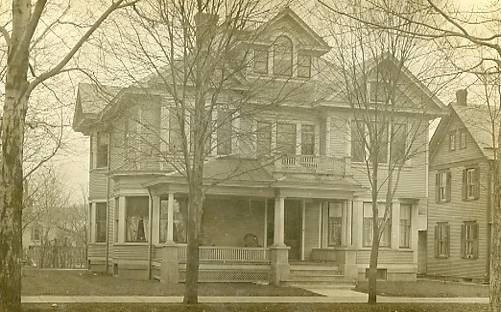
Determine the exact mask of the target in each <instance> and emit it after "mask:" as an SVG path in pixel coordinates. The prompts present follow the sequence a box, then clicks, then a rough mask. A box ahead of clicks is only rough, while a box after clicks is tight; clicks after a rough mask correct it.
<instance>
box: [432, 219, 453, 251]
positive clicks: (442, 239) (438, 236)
mask: <svg viewBox="0 0 501 312" xmlns="http://www.w3.org/2000/svg"><path fill="white" fill-rule="evenodd" d="M449 244H450V228H449V224H448V223H447V222H438V223H437V225H436V226H435V257H437V258H448V257H449V252H450V250H449V246H450V245H449Z"/></svg>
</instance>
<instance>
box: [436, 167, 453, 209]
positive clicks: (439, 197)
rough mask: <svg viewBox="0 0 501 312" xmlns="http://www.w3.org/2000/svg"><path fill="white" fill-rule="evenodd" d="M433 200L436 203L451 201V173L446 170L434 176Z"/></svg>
mask: <svg viewBox="0 0 501 312" xmlns="http://www.w3.org/2000/svg"><path fill="white" fill-rule="evenodd" d="M435 199H436V202H437V203H445V202H449V201H450V200H451V173H450V171H448V170H444V171H440V172H438V173H437V174H436V176H435Z"/></svg>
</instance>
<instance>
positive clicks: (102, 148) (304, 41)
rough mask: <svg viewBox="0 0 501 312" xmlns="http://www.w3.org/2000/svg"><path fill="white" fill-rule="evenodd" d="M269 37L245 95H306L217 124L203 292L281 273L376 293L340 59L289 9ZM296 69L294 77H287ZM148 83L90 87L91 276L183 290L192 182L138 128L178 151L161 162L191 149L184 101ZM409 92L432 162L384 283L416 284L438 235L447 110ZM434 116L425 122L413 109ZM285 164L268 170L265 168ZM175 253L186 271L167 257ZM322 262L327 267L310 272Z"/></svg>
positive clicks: (385, 268) (394, 237)
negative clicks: (435, 153)
mask: <svg viewBox="0 0 501 312" xmlns="http://www.w3.org/2000/svg"><path fill="white" fill-rule="evenodd" d="M258 30H261V31H263V33H262V34H261V35H260V37H259V38H260V39H259V43H260V44H259V45H257V44H252V43H251V44H250V45H249V49H251V50H253V55H254V63H253V66H250V68H248V69H247V70H246V71H245V72H244V73H242V77H243V78H242V79H241V80H240V81H238V82H235V83H240V84H243V85H245V83H249V81H252V80H256V79H258V78H259V77H263V76H264V77H268V80H269V79H270V78H272V77H273V78H276V77H283V78H277V80H278V81H277V83H271V82H269V83H266V84H263V88H264V89H263V92H260V93H261V94H266V93H273V92H275V91H276V90H274V89H273V88H280V90H282V89H283V88H282V86H283V85H284V84H285V85H286V86H287V87H290V90H300V92H296V94H295V95H294V96H292V97H290V98H286V99H285V100H284V103H283V105H279V107H277V108H274V109H273V110H271V109H262V110H261V111H260V113H259V115H258V116H253V118H252V119H251V120H247V119H246V115H245V114H241V117H240V118H239V120H237V121H235V122H234V123H232V125H230V126H229V127H226V126H225V123H224V120H225V119H224V118H222V119H220V118H218V116H221V115H219V114H221V113H223V114H224V110H218V111H217V112H215V114H214V116H213V120H214V121H215V123H217V124H218V129H219V130H218V131H215V132H214V133H213V135H212V142H213V144H214V145H213V146H217V148H213V149H212V151H211V154H210V156H209V157H208V159H207V162H206V164H205V171H204V185H205V186H207V193H206V198H205V203H204V216H203V226H202V227H203V229H202V232H203V235H202V236H203V241H202V247H200V261H201V266H200V279H201V280H202V281H255V280H265V279H268V278H270V274H275V273H276V272H277V271H280V274H278V275H274V281H277V280H278V281H279V282H284V281H285V282H287V281H289V282H290V281H296V282H298V281H305V280H307V279H308V274H310V275H314V274H315V272H317V274H318V273H320V274H321V275H324V276H323V277H321V278H319V277H318V276H316V278H319V279H322V278H323V280H324V281H327V282H332V281H331V280H329V278H330V276H331V275H335V276H337V277H340V278H342V279H347V280H357V279H365V273H366V269H367V268H368V263H369V255H370V245H371V233H372V232H371V222H370V220H371V209H370V203H371V199H370V198H371V197H370V192H369V191H368V182H367V178H366V171H365V165H364V157H365V151H363V150H361V149H360V142H359V141H358V140H357V138H356V137H352V135H351V133H352V130H350V129H351V120H352V119H353V118H354V117H353V112H352V111H351V110H350V106H349V105H348V104H347V103H346V102H345V101H343V99H342V98H341V97H339V96H336V95H335V94H334V92H332V94H327V95H328V96H325V94H324V95H322V94H321V92H320V90H323V91H324V93H328V91H326V90H330V89H333V90H334V89H336V87H335V86H332V85H331V84H332V83H333V82H332V81H331V80H330V79H329V78H328V76H327V75H328V72H329V70H328V69H329V68H328V67H329V64H328V63H327V62H325V61H323V60H322V56H323V55H325V54H326V53H328V52H329V51H330V48H329V46H328V45H327V44H326V43H325V42H324V41H323V40H322V39H321V38H320V36H318V35H317V34H316V33H315V32H314V31H313V30H312V29H311V28H310V27H308V25H306V24H305V23H304V21H302V20H301V19H300V18H299V17H298V16H297V15H296V14H295V13H294V12H293V11H292V10H291V9H289V8H287V9H285V10H283V11H281V13H280V14H278V15H277V16H275V17H274V18H273V19H271V20H270V21H268V22H267V23H266V24H265V26H264V27H260V28H258ZM277 46H279V47H278V48H277ZM284 62H287V63H288V64H290V65H292V68H287V66H290V65H287V66H285V67H284V66H281V65H283V64H284ZM373 63H374V62H373ZM378 65H380V64H375V63H374V64H373V65H372V66H374V67H375V66H378ZM385 66H395V64H394V63H392V62H391V61H387V62H386V64H385ZM324 71H325V72H327V73H324ZM148 79H150V80H148V81H146V82H144V83H145V86H148V85H149V86H151V87H149V88H150V89H148V87H145V86H142V87H141V88H134V86H131V87H130V88H123V89H119V88H115V87H113V88H108V87H103V88H97V87H96V86H93V85H89V84H80V85H79V90H78V95H77V103H76V111H75V116H74V121H73V128H74V129H75V131H79V132H82V133H83V134H85V135H87V136H89V137H90V142H91V143H90V146H91V148H90V163H91V165H90V182H89V201H90V203H91V204H90V207H89V220H90V222H89V224H90V228H89V251H88V262H89V267H90V268H91V269H92V270H101V271H104V270H105V268H106V265H107V266H108V269H109V271H110V272H113V273H114V274H116V275H118V276H129V277H135V278H149V277H150V278H151V277H153V278H160V279H163V278H164V276H167V275H168V274H165V272H164V271H165V270H175V275H177V274H178V273H179V276H178V277H179V279H180V280H182V279H183V274H184V270H185V265H184V263H185V260H186V245H185V242H186V230H185V229H186V224H185V217H184V216H183V212H184V211H185V208H186V204H187V196H188V193H187V186H186V181H185V178H184V177H182V176H181V175H180V174H179V173H178V172H176V171H175V170H174V169H173V167H172V166H171V165H169V164H168V163H166V162H162V161H160V160H159V158H155V156H154V153H152V152H151V150H150V152H148V153H146V152H144V149H147V148H146V146H145V145H143V144H141V143H138V141H137V140H135V139H134V136H133V135H134V134H136V135H137V132H141V131H146V130H144V129H143V130H141V128H140V127H137V124H136V123H135V121H134V120H137V118H138V117H137V116H141V121H142V122H143V123H149V124H150V125H151V127H152V128H154V129H159V131H157V133H160V136H161V137H162V142H168V144H166V145H167V146H165V144H163V143H160V140H157V141H156V143H155V144H157V146H160V149H161V150H163V151H172V150H175V146H176V144H179V143H180V141H179V137H178V131H179V126H178V125H177V123H176V120H175V119H174V118H172V117H173V113H172V111H173V110H172V107H170V106H169V105H171V104H169V103H172V101H170V100H169V95H168V94H166V93H162V92H163V91H162V90H161V89H159V88H156V89H155V88H154V86H155V85H156V84H155V77H149V78H148ZM401 83H402V86H403V85H405V86H406V87H405V88H402V90H401V92H402V94H401V97H399V99H401V100H403V101H405V103H406V104H405V105H407V106H406V109H405V113H402V115H401V118H402V119H401V121H400V124H401V123H404V124H405V125H407V122H409V123H412V122H414V121H416V120H425V122H423V123H422V124H421V127H422V131H420V132H419V136H418V137H417V138H416V140H417V143H416V144H417V145H418V146H421V147H422V148H421V149H420V150H419V152H418V153H416V155H415V156H414V157H413V158H412V159H411V160H410V161H408V162H407V163H406V164H405V166H404V168H403V170H402V173H401V178H400V186H399V187H398V189H397V191H396V194H395V197H394V201H393V203H392V208H393V209H392V211H393V213H392V214H391V221H390V223H391V225H390V226H388V227H387V228H386V230H385V233H384V235H383V240H382V244H381V250H380V252H379V268H380V270H381V275H380V277H381V278H387V279H391V280H413V279H415V278H416V273H417V259H418V257H417V248H418V247H417V246H418V231H419V230H426V204H427V192H426V190H427V186H426V184H427V150H426V147H427V142H428V120H430V119H433V118H435V117H436V116H438V115H441V114H442V113H443V110H444V106H443V104H442V103H441V102H440V101H438V100H437V99H436V97H433V96H432V95H431V92H429V90H427V89H426V87H424V86H423V85H422V84H421V83H419V82H418V81H417V79H416V78H415V77H413V76H412V74H410V73H409V72H408V71H405V72H404V77H403V78H402V81H401ZM339 88H341V87H339ZM148 90H150V91H151V93H153V94H154V96H152V95H151V93H150V94H147V91H148ZM338 90H339V89H338ZM101 91H105V92H101ZM265 91H266V92H265ZM229 99H231V98H229ZM261 100H263V98H261ZM418 102H419V104H417V103H418ZM258 103H259V102H258ZM423 103H424V104H425V105H424V106H426V107H427V112H426V113H425V114H423V112H422V111H420V110H418V109H415V107H418V106H419V107H423ZM227 104H228V103H227ZM229 104H231V103H229ZM249 105H254V104H249ZM397 105H398V104H397ZM256 111H258V110H256ZM222 116H224V115H222ZM423 116H424V118H423ZM221 129H223V130H221ZM242 129H254V130H255V132H256V135H254V136H250V137H247V139H246V140H244V139H243V138H242V136H239V135H236V134H235V132H237V131H240V130H242ZM150 134H151V133H150ZM249 141H251V142H250V143H249ZM402 144H403V145H402V147H403V146H405V144H407V141H406V140H403V141H402ZM138 150H143V153H138ZM273 150H278V151H279V152H280V153H281V154H283V155H285V156H283V157H281V158H280V159H278V160H276V161H274V162H271V164H270V161H269V158H267V157H266V156H270V155H269V154H270V153H271V151H273ZM262 155H264V156H263V157H262ZM173 159H174V158H173ZM381 159H382V158H381ZM265 160H268V161H267V162H266V161H265ZM265 163H267V164H265ZM384 166H385V165H384V164H382V166H381V168H382V169H381V171H383V172H384V171H385V169H384ZM381 196H382V197H381V198H384V194H381ZM172 246H174V248H175V250H176V253H177V256H175V260H174V261H172V258H168V257H167V256H165V254H166V250H170V249H172V248H173V247H172ZM168 254H169V255H171V254H170V253H168ZM166 257H167V258H168V259H167V258H166ZM167 260H168V261H167ZM169 261H170V262H169ZM312 262H316V263H317V264H316V265H315V266H314V267H311V266H312V264H311V263H312ZM178 270H179V271H178ZM301 270H303V272H300V271H301ZM273 272H275V273H273ZM325 273H330V275H329V276H327V275H328V274H325ZM314 277H315V276H314ZM166 278H168V277H166ZM312 279H314V278H313V277H312ZM319 279H317V280H319Z"/></svg>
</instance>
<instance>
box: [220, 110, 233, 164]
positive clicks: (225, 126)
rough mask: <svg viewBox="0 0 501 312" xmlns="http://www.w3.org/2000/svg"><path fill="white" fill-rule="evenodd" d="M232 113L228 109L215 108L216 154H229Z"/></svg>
mask: <svg viewBox="0 0 501 312" xmlns="http://www.w3.org/2000/svg"><path fill="white" fill-rule="evenodd" d="M232 117H233V115H232V113H231V111H230V110H229V109H224V108H219V109H218V110H217V131H216V134H217V154H218V155H230V154H231V145H232V133H233V125H232V121H233V118H232Z"/></svg>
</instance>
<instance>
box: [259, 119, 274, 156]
mask: <svg viewBox="0 0 501 312" xmlns="http://www.w3.org/2000/svg"><path fill="white" fill-rule="evenodd" d="M256 153H257V155H258V156H263V155H270V153H271V123H269V122H262V121H258V123H257V145H256Z"/></svg>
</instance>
